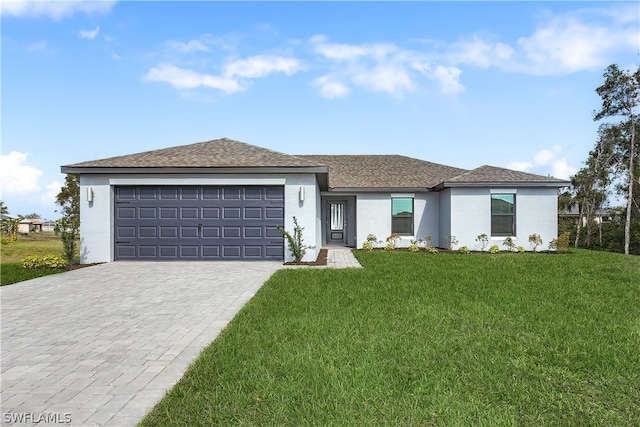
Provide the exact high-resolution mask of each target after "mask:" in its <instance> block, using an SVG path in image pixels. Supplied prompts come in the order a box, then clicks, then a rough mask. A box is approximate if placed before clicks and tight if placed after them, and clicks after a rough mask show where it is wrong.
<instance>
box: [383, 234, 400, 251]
mask: <svg viewBox="0 0 640 427" xmlns="http://www.w3.org/2000/svg"><path fill="white" fill-rule="evenodd" d="M398 240H400V235H399V234H398V233H392V234H391V235H390V236H388V237H387V244H386V245H385V247H384V248H385V249H387V246H389V245H391V249H392V250H393V249H395V248H396V247H397V246H398Z"/></svg>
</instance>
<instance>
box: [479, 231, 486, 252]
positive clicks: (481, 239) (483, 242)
mask: <svg viewBox="0 0 640 427" xmlns="http://www.w3.org/2000/svg"><path fill="white" fill-rule="evenodd" d="M488 244H489V236H487V235H486V234H484V233H482V234H478V236H477V237H476V246H478V248H480V250H481V251H483V252H484V250H485V249H486V247H487V245H488Z"/></svg>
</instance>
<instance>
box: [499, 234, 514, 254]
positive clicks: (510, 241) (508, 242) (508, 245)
mask: <svg viewBox="0 0 640 427" xmlns="http://www.w3.org/2000/svg"><path fill="white" fill-rule="evenodd" d="M502 245H503V246H504V247H505V248H507V250H508V251H509V252H513V251H516V250H517V248H516V243H515V242H514V241H513V239H512V238H511V237H507V238H506V239H504V241H503V242H502Z"/></svg>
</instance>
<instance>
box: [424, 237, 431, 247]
mask: <svg viewBox="0 0 640 427" xmlns="http://www.w3.org/2000/svg"><path fill="white" fill-rule="evenodd" d="M431 240H433V237H431V234H427V235H426V236H424V246H425V248H428V247H429V246H431Z"/></svg>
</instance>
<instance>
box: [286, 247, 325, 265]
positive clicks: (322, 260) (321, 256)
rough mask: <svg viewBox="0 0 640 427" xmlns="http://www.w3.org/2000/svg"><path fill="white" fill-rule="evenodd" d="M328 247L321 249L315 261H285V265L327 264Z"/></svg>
mask: <svg viewBox="0 0 640 427" xmlns="http://www.w3.org/2000/svg"><path fill="white" fill-rule="evenodd" d="M327 252H328V250H327V249H320V253H318V258H316V260H315V261H301V262H293V261H291V262H285V263H284V265H311V266H320V265H327Z"/></svg>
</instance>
